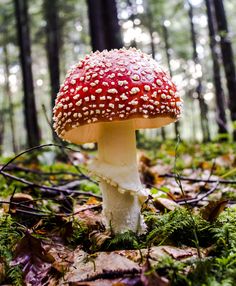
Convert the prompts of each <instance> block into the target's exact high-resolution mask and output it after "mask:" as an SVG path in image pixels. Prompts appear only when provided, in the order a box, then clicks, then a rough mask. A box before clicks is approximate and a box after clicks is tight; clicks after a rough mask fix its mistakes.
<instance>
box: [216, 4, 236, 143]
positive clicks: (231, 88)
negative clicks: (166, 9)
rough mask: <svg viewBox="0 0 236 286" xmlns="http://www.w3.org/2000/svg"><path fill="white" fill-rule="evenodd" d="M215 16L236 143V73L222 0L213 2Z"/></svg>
mask: <svg viewBox="0 0 236 286" xmlns="http://www.w3.org/2000/svg"><path fill="white" fill-rule="evenodd" d="M213 3H214V7H215V14H216V20H217V21H216V22H217V30H218V34H219V36H220V46H221V53H222V59H223V64H224V70H225V76H226V80H227V87H228V93H229V110H230V114H231V119H232V122H233V138H234V141H236V72H235V65H234V55H233V49H232V44H231V41H230V38H229V30H228V23H227V18H226V13H225V8H224V3H223V1H222V0H215V1H213Z"/></svg>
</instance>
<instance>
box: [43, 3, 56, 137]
mask: <svg viewBox="0 0 236 286" xmlns="http://www.w3.org/2000/svg"><path fill="white" fill-rule="evenodd" d="M44 16H45V20H46V35H47V44H46V47H47V49H46V50H47V61H48V70H49V75H50V83H51V108H52V109H53V107H54V104H55V99H56V96H57V93H58V91H59V88H60V63H59V53H60V51H59V38H60V35H59V18H58V0H51V1H48V0H44ZM52 132H53V138H54V140H58V137H57V136H56V134H55V131H52Z"/></svg>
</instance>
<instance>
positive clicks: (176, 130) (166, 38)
mask: <svg viewBox="0 0 236 286" xmlns="http://www.w3.org/2000/svg"><path fill="white" fill-rule="evenodd" d="M162 31H163V36H164V43H165V52H166V59H167V65H168V69H169V73H170V76H171V77H172V76H173V73H172V70H171V65H170V60H171V57H170V43H169V33H168V29H167V26H166V25H165V21H164V20H163V21H162ZM178 134H179V122H175V137H176V138H177V137H178Z"/></svg>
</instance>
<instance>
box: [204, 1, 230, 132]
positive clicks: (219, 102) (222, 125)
mask: <svg viewBox="0 0 236 286" xmlns="http://www.w3.org/2000/svg"><path fill="white" fill-rule="evenodd" d="M205 2H206V8H207V20H208V28H209V38H210V49H211V55H212V60H213V77H214V85H215V94H216V114H217V115H216V122H217V124H218V132H219V133H220V134H222V133H228V128H227V119H226V113H225V110H226V103H225V96H224V91H223V87H222V84H221V74H220V61H219V53H218V51H217V43H216V19H215V11H214V6H213V1H212V0H205Z"/></svg>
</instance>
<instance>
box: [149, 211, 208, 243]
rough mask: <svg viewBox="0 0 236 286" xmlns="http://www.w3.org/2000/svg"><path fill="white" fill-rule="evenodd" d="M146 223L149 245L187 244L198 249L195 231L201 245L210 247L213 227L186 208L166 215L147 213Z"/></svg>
mask: <svg viewBox="0 0 236 286" xmlns="http://www.w3.org/2000/svg"><path fill="white" fill-rule="evenodd" d="M144 215H145V221H146V223H147V225H148V234H147V238H146V239H147V240H146V241H147V243H148V244H155V245H162V244H168V243H171V244H176V245H182V244H186V245H189V246H194V247H196V244H197V242H196V241H195V233H194V231H195V229H196V234H197V238H198V240H199V243H200V245H202V246H206V245H209V243H211V242H212V241H209V237H211V236H212V234H211V231H212V230H211V225H210V224H209V222H207V221H205V220H204V219H202V218H201V217H200V216H199V215H194V214H191V212H190V211H189V210H187V209H185V208H177V209H175V210H174V211H171V212H167V213H165V214H152V213H151V214H150V213H145V214H144Z"/></svg>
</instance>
